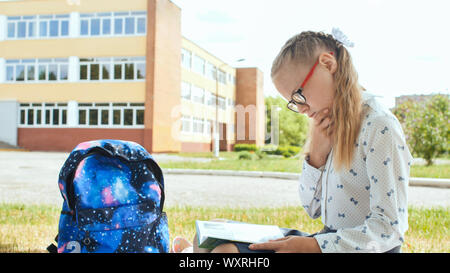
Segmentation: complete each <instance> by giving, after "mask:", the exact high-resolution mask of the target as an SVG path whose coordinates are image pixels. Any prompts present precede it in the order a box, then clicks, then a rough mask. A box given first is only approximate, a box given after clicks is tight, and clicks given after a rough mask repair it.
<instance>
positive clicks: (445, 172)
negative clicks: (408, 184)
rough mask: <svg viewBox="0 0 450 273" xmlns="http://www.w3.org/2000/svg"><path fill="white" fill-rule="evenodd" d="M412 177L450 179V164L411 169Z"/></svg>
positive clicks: (415, 166) (413, 167)
mask: <svg viewBox="0 0 450 273" xmlns="http://www.w3.org/2000/svg"><path fill="white" fill-rule="evenodd" d="M411 177H428V178H450V164H444V165H432V166H417V165H413V166H412V167H411Z"/></svg>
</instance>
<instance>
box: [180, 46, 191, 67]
mask: <svg viewBox="0 0 450 273" xmlns="http://www.w3.org/2000/svg"><path fill="white" fill-rule="evenodd" d="M181 66H183V67H184V68H186V69H187V70H191V68H192V52H191V51H189V50H187V49H185V48H181Z"/></svg>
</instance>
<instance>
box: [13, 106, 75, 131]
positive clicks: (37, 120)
mask: <svg viewBox="0 0 450 273" xmlns="http://www.w3.org/2000/svg"><path fill="white" fill-rule="evenodd" d="M19 109H20V111H19V113H20V117H19V126H21V127H23V126H26V127H36V126H37V127H39V126H47V127H48V126H50V127H58V126H67V103H32V104H29V103H22V104H20V108H19Z"/></svg>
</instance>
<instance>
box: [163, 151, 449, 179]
mask: <svg viewBox="0 0 450 273" xmlns="http://www.w3.org/2000/svg"><path fill="white" fill-rule="evenodd" d="M177 155H179V156H183V157H197V158H198V157H202V158H211V161H210V162H192V161H181V162H180V161H178V162H160V163H159V165H160V166H161V167H162V168H174V169H209V170H237V171H267V172H290V173H300V172H301V166H302V163H303V159H299V158H280V157H277V158H270V157H266V158H263V159H253V160H239V159H238V155H239V153H237V152H221V153H220V154H219V156H220V158H222V160H217V159H215V158H214V156H213V155H212V153H180V154H177ZM411 177H429V178H450V164H445V165H433V166H429V167H427V166H419V165H413V166H412V167H411Z"/></svg>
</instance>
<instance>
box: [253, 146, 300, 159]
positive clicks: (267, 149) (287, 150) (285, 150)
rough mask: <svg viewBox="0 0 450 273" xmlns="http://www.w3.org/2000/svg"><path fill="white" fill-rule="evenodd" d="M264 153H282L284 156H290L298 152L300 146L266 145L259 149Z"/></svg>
mask: <svg viewBox="0 0 450 273" xmlns="http://www.w3.org/2000/svg"><path fill="white" fill-rule="evenodd" d="M261 150H262V151H263V152H264V153H266V154H270V155H282V156H284V157H292V156H295V155H297V154H298V153H300V151H301V148H300V147H297V146H274V145H266V146H264V147H263V148H262V149H261Z"/></svg>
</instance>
